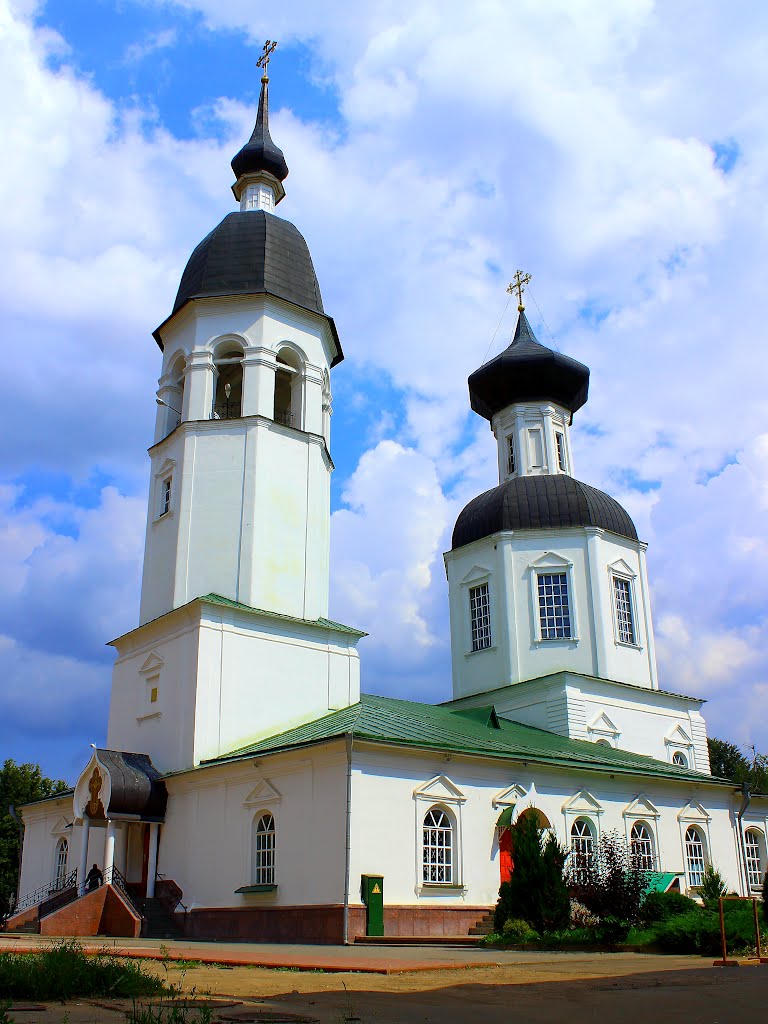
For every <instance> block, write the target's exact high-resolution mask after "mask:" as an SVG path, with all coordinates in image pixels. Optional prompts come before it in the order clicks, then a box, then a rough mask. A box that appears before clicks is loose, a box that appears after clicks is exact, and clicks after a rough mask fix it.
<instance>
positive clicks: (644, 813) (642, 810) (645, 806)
mask: <svg viewBox="0 0 768 1024" xmlns="http://www.w3.org/2000/svg"><path fill="white" fill-rule="evenodd" d="M621 813H622V816H623V817H625V818H659V817H661V813H660V811H659V809H658V807H656V806H655V805H654V804H652V803H651V801H650V800H649V799H648V797H647V796H644V795H643V794H642V793H641V794H640V795H639V796H636V797H635V799H634V800H632V801H630V802H629V803H628V804H627V806H626V807H625V808H624V810H623V811H622V812H621Z"/></svg>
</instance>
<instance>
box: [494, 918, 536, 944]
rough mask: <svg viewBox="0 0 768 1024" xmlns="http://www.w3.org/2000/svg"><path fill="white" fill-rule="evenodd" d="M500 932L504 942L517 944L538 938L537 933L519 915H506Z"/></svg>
mask: <svg viewBox="0 0 768 1024" xmlns="http://www.w3.org/2000/svg"><path fill="white" fill-rule="evenodd" d="M501 934H502V935H503V936H504V940H505V942H514V943H519V944H523V943H526V942H535V941H536V940H537V939H538V938H539V933H538V932H537V931H536V930H535V929H534V928H531V926H530V925H529V924H528V922H527V921H523V920H521V918H519V917H508V918H507V920H506V921H505V922H504V928H503V929H502V932H501Z"/></svg>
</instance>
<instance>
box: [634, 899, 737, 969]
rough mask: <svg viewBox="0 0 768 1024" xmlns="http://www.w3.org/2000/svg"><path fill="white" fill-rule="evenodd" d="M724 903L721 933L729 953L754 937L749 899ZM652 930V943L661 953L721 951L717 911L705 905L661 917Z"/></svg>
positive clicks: (715, 952) (715, 953)
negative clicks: (708, 908) (666, 918)
mask: <svg viewBox="0 0 768 1024" xmlns="http://www.w3.org/2000/svg"><path fill="white" fill-rule="evenodd" d="M725 907H726V908H727V910H726V913H725V915H724V921H725V937H726V942H727V945H728V952H729V954H730V953H735V952H738V951H740V950H743V949H749V948H751V947H752V946H753V945H754V941H755V931H754V917H753V914H752V904H751V902H748V901H744V902H741V903H735V902H734V903H732V904H727V903H726V904H725ZM654 930H655V933H656V944H657V945H658V946H659V948H660V949H662V950H663V951H664V952H665V953H700V954H702V955H706V956H717V955H718V954H719V953H720V951H721V940H720V915H719V914H718V913H717V912H715V911H713V910H707V909H706V908H705V907H697V908H696V909H695V910H692V911H689V913H687V914H680V915H678V916H676V917H671V918H669V919H668V920H666V921H662V922H660V923H659V924H658V925H657V926H656V927H655V929H654Z"/></svg>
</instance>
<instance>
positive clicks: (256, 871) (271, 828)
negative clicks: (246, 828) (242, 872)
mask: <svg viewBox="0 0 768 1024" xmlns="http://www.w3.org/2000/svg"><path fill="white" fill-rule="evenodd" d="M253 862H254V863H253V881H254V884H255V885H274V884H275V819H274V818H273V817H272V815H271V814H262V816H261V817H260V818H259V820H258V822H257V823H256V832H255V835H254V844H253Z"/></svg>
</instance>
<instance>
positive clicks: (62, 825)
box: [51, 817, 72, 836]
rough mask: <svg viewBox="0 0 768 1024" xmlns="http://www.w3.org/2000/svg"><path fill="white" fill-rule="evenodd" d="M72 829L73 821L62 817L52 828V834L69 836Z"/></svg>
mask: <svg viewBox="0 0 768 1024" xmlns="http://www.w3.org/2000/svg"><path fill="white" fill-rule="evenodd" d="M71 830H72V822H71V821H67V819H66V818H64V817H61V818H59V820H58V821H57V822H56V824H55V825H54V826H53V828H52V829H51V835H52V836H67V835H69V833H70V831H71Z"/></svg>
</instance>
